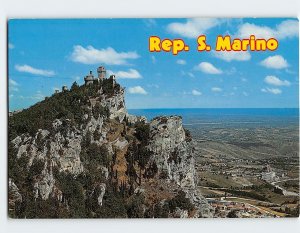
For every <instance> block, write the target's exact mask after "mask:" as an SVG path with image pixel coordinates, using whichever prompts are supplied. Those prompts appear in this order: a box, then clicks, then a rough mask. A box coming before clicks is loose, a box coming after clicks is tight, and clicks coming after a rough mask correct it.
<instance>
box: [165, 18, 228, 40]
mask: <svg viewBox="0 0 300 233" xmlns="http://www.w3.org/2000/svg"><path fill="white" fill-rule="evenodd" d="M223 22H225V21H224V20H220V19H216V18H198V19H195V18H194V19H187V20H186V22H185V23H178V22H176V23H170V24H168V25H167V31H168V32H170V33H173V34H177V35H180V36H183V37H187V38H196V37H198V36H199V35H201V34H205V33H206V32H207V31H208V30H209V29H210V28H213V27H216V26H218V25H220V24H222V23H223Z"/></svg>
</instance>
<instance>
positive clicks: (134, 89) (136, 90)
mask: <svg viewBox="0 0 300 233" xmlns="http://www.w3.org/2000/svg"><path fill="white" fill-rule="evenodd" d="M128 92H129V93H130V94H140V95H147V92H146V91H145V89H144V88H142V87H141V86H135V87H129V88H128Z"/></svg>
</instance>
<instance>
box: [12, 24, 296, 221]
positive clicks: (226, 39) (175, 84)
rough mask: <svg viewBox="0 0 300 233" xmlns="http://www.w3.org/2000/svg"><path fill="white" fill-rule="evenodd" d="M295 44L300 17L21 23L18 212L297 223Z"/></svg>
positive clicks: (15, 87) (15, 69)
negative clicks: (294, 220)
mask: <svg viewBox="0 0 300 233" xmlns="http://www.w3.org/2000/svg"><path fill="white" fill-rule="evenodd" d="M298 35H299V21H298V19H296V18H151V19H150V18H139V19H137V18H136V19H135V18H118V19H117V18H115V19H108V18H107V19H106V18H102V19H100V18H99V19H10V20H9V21H8V44H7V47H8V48H7V50H8V110H9V112H8V155H7V161H8V179H7V182H8V204H7V208H8V210H7V211H8V216H9V217H10V218H17V219H25V218H26V219H31V218H38V219H41V218H51V219H52V218H63V219H65V218H99V219H100V218H284V217H299V36H298ZM216 221H217V220H216Z"/></svg>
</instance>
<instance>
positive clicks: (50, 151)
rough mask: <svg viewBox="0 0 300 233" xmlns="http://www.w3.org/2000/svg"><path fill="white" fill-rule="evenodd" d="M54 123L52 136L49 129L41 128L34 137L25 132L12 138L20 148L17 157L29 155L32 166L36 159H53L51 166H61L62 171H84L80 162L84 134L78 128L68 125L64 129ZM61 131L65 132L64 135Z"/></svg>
mask: <svg viewBox="0 0 300 233" xmlns="http://www.w3.org/2000/svg"><path fill="white" fill-rule="evenodd" d="M53 125H54V131H53V133H54V135H53V136H51V137H49V136H50V135H49V134H50V132H49V131H47V130H41V129H40V130H39V131H38V132H37V133H36V135H35V136H34V137H31V136H29V135H28V134H24V135H21V136H18V137H16V138H15V139H14V140H12V143H13V144H14V147H15V148H17V149H18V152H17V157H18V158H20V157H21V156H27V157H29V164H28V166H31V164H32V161H33V160H34V159H38V160H46V159H48V160H50V161H51V166H57V167H59V170H60V171H68V172H70V173H72V174H79V173H81V172H82V171H83V166H82V164H81V162H80V151H81V141H82V135H81V134H80V132H78V131H77V130H74V129H70V128H68V127H66V128H64V129H63V130H62V129H61V127H62V126H60V127H57V125H56V124H53ZM61 132H64V135H63V134H62V133H61ZM50 138H51V140H50Z"/></svg>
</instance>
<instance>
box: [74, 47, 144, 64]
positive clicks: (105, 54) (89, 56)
mask: <svg viewBox="0 0 300 233" xmlns="http://www.w3.org/2000/svg"><path fill="white" fill-rule="evenodd" d="M70 58H71V60H72V61H74V62H78V63H83V64H97V63H102V64H106V65H124V64H127V63H128V61H127V60H129V59H137V58H139V55H138V54H137V53H136V52H120V53H119V52H117V51H116V50H114V49H113V48H111V47H108V48H106V49H96V48H94V47H93V46H88V47H87V48H84V47H82V46H80V45H75V46H74V47H73V52H72V54H71V57H70Z"/></svg>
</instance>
